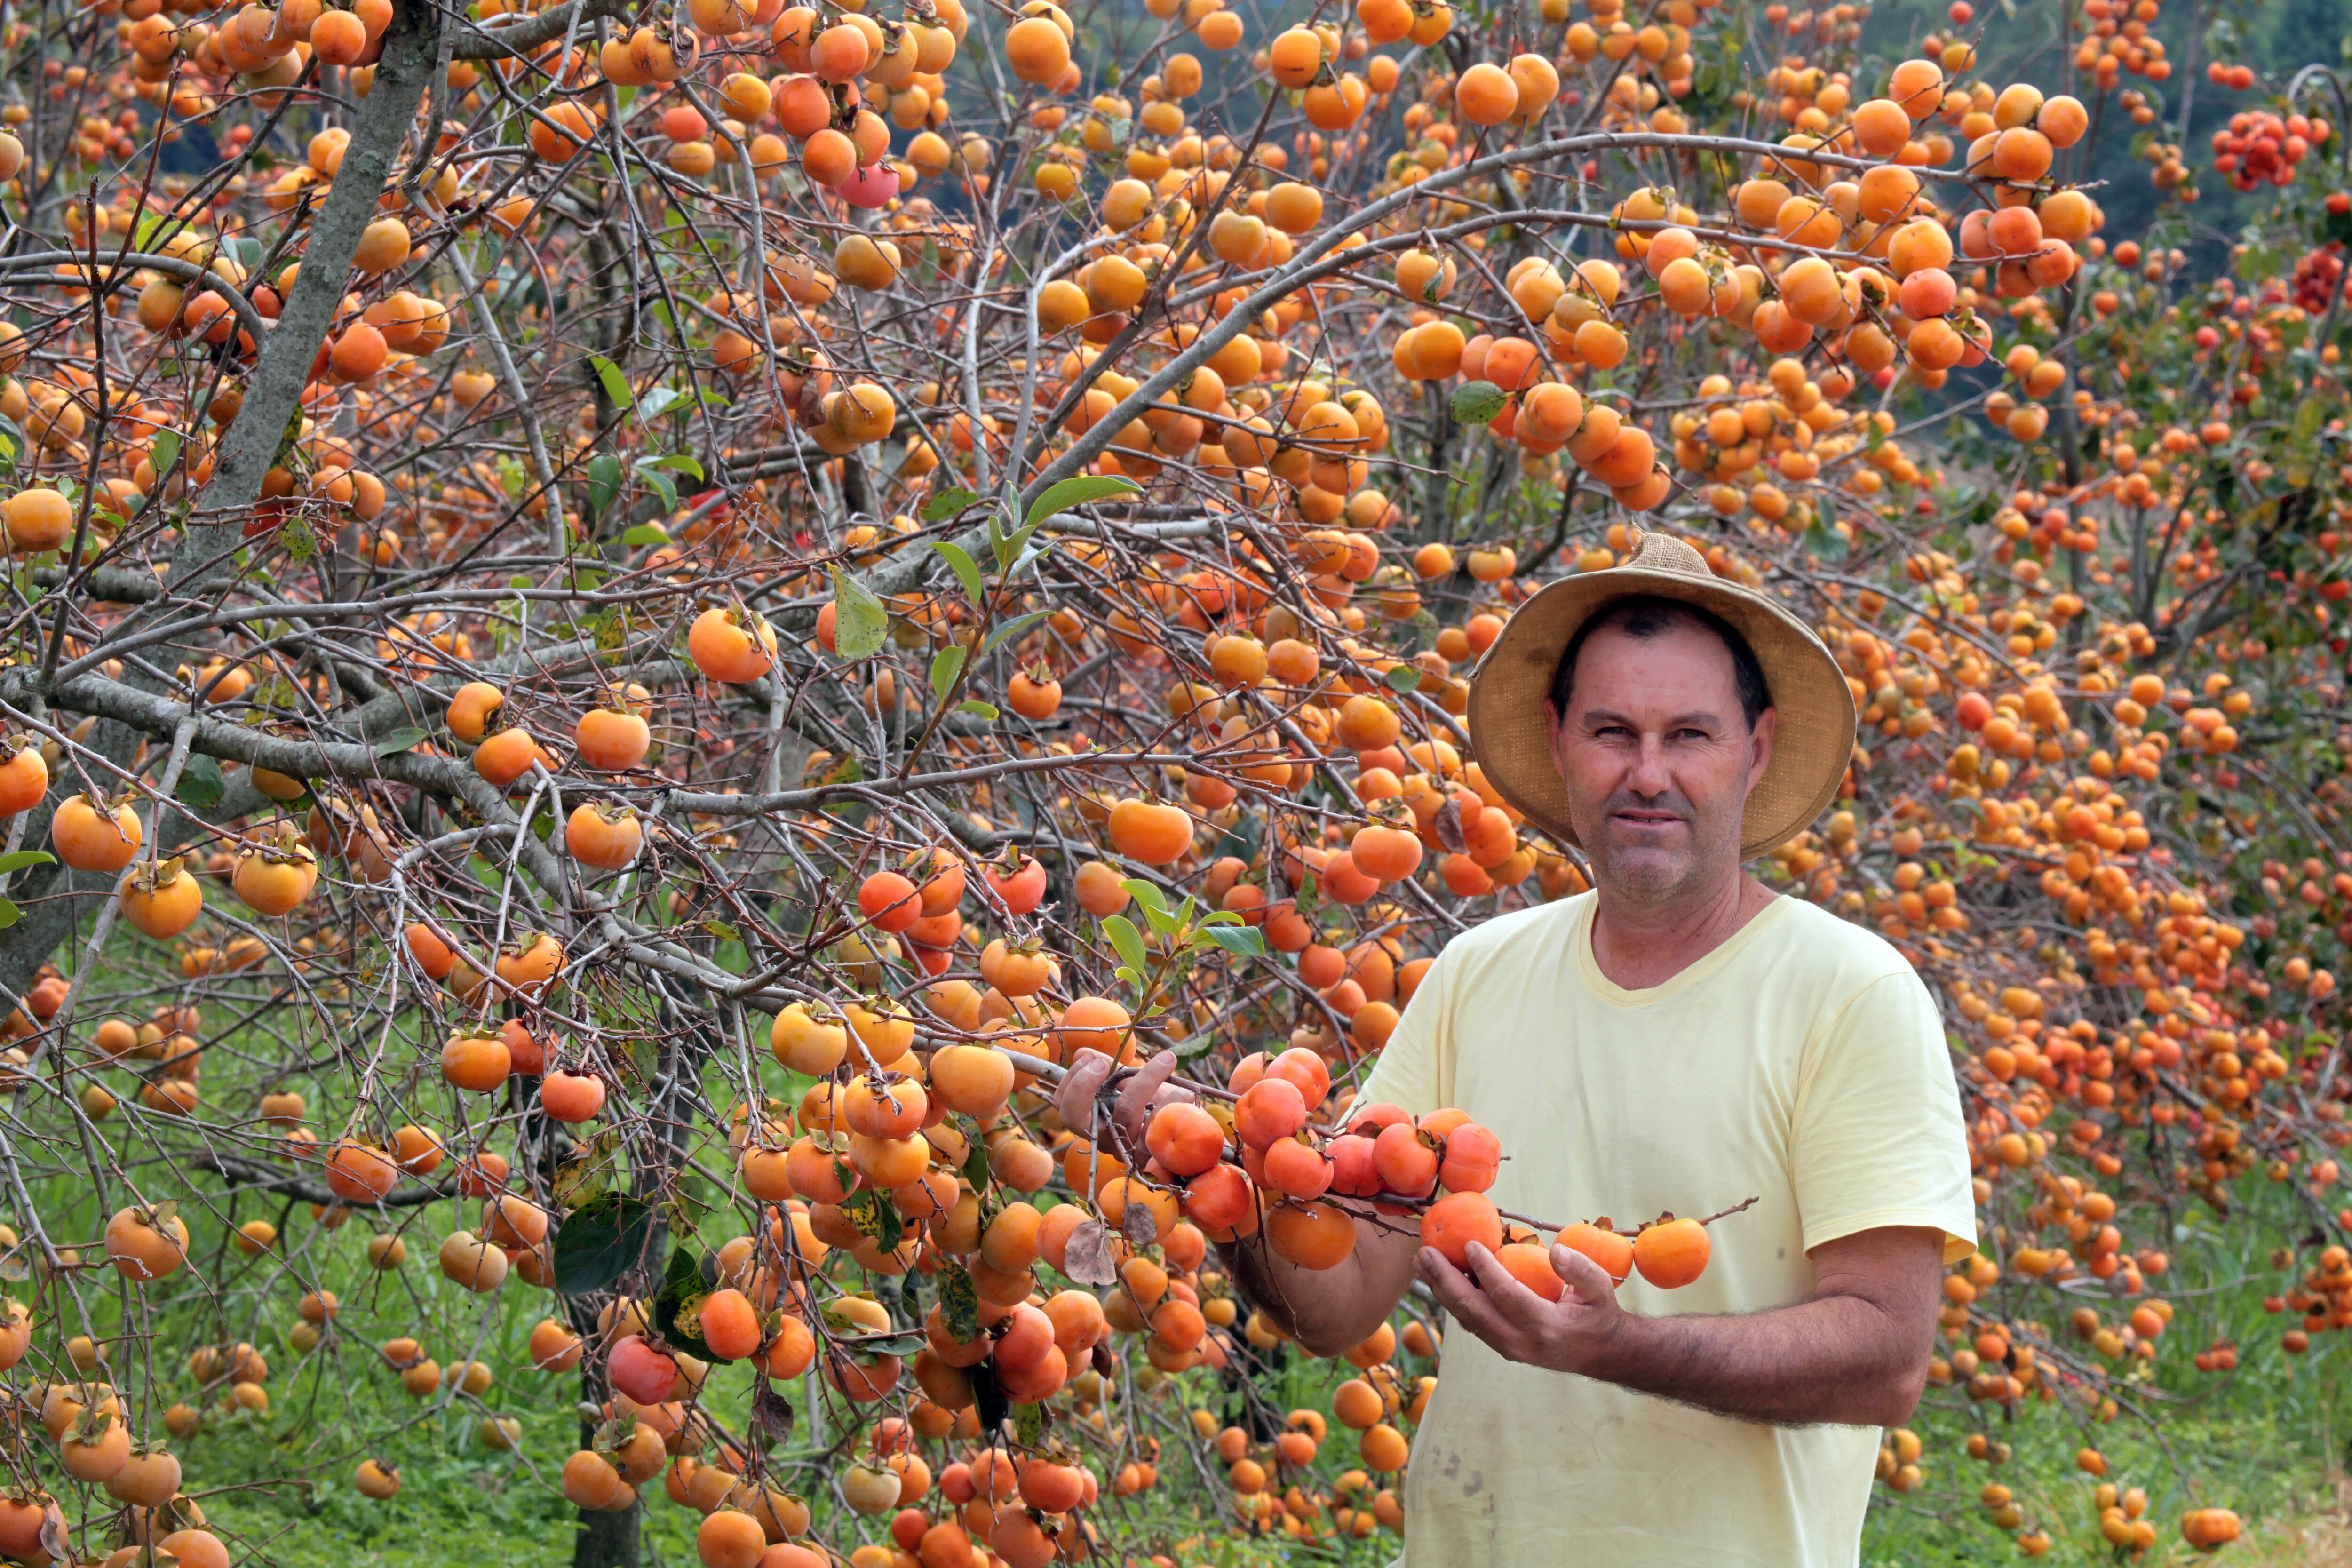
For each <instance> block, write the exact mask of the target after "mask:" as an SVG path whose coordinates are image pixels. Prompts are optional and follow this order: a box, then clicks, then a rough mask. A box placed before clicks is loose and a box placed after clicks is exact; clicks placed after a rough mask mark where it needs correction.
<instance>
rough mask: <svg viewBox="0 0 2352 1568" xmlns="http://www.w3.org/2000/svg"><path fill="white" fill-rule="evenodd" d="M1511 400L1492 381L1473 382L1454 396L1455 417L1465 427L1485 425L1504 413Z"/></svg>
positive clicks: (1459, 389)
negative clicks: (1505, 406)
mask: <svg viewBox="0 0 2352 1568" xmlns="http://www.w3.org/2000/svg"><path fill="white" fill-rule="evenodd" d="M1509 402H1510V399H1509V398H1508V397H1507V396H1506V395H1504V392H1503V389H1502V388H1501V387H1499V386H1496V384H1494V383H1493V382H1491V381H1473V382H1469V383H1467V384H1465V385H1463V386H1461V387H1460V388H1458V389H1456V391H1455V392H1454V420H1455V422H1456V423H1458V424H1463V425H1484V424H1486V421H1488V420H1489V419H1492V418H1494V417H1495V416H1496V415H1497V414H1500V413H1501V412H1502V411H1503V408H1504V405H1506V404H1507V403H1509Z"/></svg>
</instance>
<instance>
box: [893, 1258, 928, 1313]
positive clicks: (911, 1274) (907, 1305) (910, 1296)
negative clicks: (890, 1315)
mask: <svg viewBox="0 0 2352 1568" xmlns="http://www.w3.org/2000/svg"><path fill="white" fill-rule="evenodd" d="M920 1278H921V1276H920V1275H919V1274H918V1273H917V1272H915V1271H914V1270H913V1269H909V1270H908V1272H907V1277H906V1278H905V1279H901V1280H899V1281H898V1309H899V1310H901V1311H903V1312H905V1313H906V1314H907V1317H908V1321H910V1322H917V1323H919V1322H921V1321H923V1298H922V1293H921V1292H920V1291H919V1290H917V1289H915V1282H916V1280H918V1279H920Z"/></svg>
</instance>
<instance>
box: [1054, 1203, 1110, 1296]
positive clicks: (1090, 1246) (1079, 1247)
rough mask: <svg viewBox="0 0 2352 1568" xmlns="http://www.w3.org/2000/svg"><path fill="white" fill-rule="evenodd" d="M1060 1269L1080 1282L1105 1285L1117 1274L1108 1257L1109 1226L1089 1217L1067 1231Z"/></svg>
mask: <svg viewBox="0 0 2352 1568" xmlns="http://www.w3.org/2000/svg"><path fill="white" fill-rule="evenodd" d="M1062 1272H1063V1273H1065V1274H1066V1275H1068V1276H1069V1277H1070V1278H1071V1279H1075V1280H1076V1281H1077V1282H1078V1283H1079V1284H1081V1285H1095V1286H1102V1285H1108V1284H1109V1283H1110V1282H1111V1281H1113V1280H1114V1279H1118V1268H1116V1267H1115V1266H1114V1265H1113V1264H1112V1262H1111V1258H1110V1226H1107V1225H1105V1224H1103V1223H1102V1221H1100V1220H1096V1219H1090V1220H1087V1221H1086V1222H1085V1223H1083V1224H1081V1225H1080V1226H1078V1227H1077V1228H1076V1230H1073V1231H1072V1232H1070V1239H1069V1241H1068V1243H1067V1245H1066V1246H1065V1247H1063V1249H1062Z"/></svg>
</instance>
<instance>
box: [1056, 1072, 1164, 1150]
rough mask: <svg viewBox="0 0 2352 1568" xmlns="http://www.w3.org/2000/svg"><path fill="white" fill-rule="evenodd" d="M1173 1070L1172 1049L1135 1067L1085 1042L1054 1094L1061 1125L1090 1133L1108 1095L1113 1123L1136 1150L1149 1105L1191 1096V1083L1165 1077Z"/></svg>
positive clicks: (1140, 1143)
mask: <svg viewBox="0 0 2352 1568" xmlns="http://www.w3.org/2000/svg"><path fill="white" fill-rule="evenodd" d="M1175 1073H1176V1053H1175V1052H1173V1051H1161V1052H1160V1054H1159V1055H1158V1056H1155V1057H1153V1058H1151V1059H1150V1061H1148V1062H1146V1063H1144V1064H1143V1065H1142V1066H1141V1067H1139V1068H1121V1067H1120V1066H1119V1065H1118V1063H1117V1062H1116V1061H1114V1060H1112V1059H1111V1058H1109V1057H1107V1056H1105V1055H1103V1054H1102V1052H1100V1051H1097V1050H1096V1049H1094V1048H1093V1047H1087V1048H1085V1049H1082V1050H1080V1051H1079V1052H1078V1055H1077V1059H1076V1060H1075V1061H1073V1062H1072V1063H1071V1064H1070V1069H1069V1071H1068V1072H1067V1073H1066V1074H1064V1075H1063V1078H1062V1087H1061V1088H1060V1089H1058V1090H1057V1091H1055V1096H1054V1105H1055V1110H1059V1111H1060V1112H1061V1116H1062V1125H1063V1126H1065V1127H1066V1128H1068V1129H1069V1130H1070V1131H1073V1132H1075V1133H1076V1134H1077V1135H1078V1136H1079V1137H1081V1138H1092V1137H1094V1136H1095V1130H1096V1127H1097V1121H1098V1118H1099V1117H1100V1114H1101V1110H1102V1107H1103V1104H1104V1102H1105V1101H1106V1100H1108V1101H1109V1103H1110V1108H1111V1114H1110V1122H1111V1125H1112V1126H1113V1127H1115V1128H1116V1129H1117V1130H1118V1135H1119V1137H1120V1138H1121V1139H1122V1140H1123V1141H1124V1142H1125V1143H1126V1146H1127V1147H1128V1148H1129V1150H1139V1149H1141V1148H1142V1147H1143V1130H1144V1128H1145V1127H1146V1126H1148V1125H1149V1124H1150V1121H1151V1114H1152V1112H1153V1111H1155V1110H1159V1109H1160V1107H1161V1106H1163V1105H1181V1104H1183V1103H1186V1102H1188V1101H1190V1100H1192V1098H1193V1096H1192V1090H1191V1089H1184V1088H1181V1087H1179V1086H1178V1085H1175V1084H1171V1083H1170V1082H1169V1081H1168V1080H1169V1079H1171V1078H1172V1077H1174V1076H1175ZM1114 1083H1116V1084H1118V1094H1117V1095H1116V1097H1113V1096H1112V1095H1111V1094H1110V1092H1109V1090H1110V1087H1111V1086H1112V1085H1113V1084H1114Z"/></svg>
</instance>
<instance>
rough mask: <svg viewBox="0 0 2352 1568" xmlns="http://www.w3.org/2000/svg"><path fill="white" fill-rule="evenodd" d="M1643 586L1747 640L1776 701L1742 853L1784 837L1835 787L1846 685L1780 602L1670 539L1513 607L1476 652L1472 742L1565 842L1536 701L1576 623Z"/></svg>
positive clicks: (1489, 772)
mask: <svg viewBox="0 0 2352 1568" xmlns="http://www.w3.org/2000/svg"><path fill="white" fill-rule="evenodd" d="M1635 594H1652V595H1657V596H1658V597H1660V598H1663V599H1679V600H1681V601H1682V602H1683V603H1685V604H1688V605H1698V606H1699V607H1701V608H1703V609H1706V610H1711V611H1713V612H1714V613H1715V614H1716V615H1718V616H1722V617H1723V619H1724V620H1725V621H1727V623H1729V624H1730V626H1732V627H1733V628H1734V629H1735V630H1737V631H1738V633H1739V634H1740V635H1741V636H1742V637H1746V638H1747V639H1748V647H1750V648H1752V649H1754V650H1755V654H1756V661H1757V663H1759V665H1761V666H1763V668H1764V687H1765V690H1766V691H1767V692H1768V693H1769V697H1770V700H1771V703H1772V706H1773V707H1774V708H1776V709H1778V710H1780V721H1779V727H1778V729H1777V730H1776V731H1775V732H1774V735H1773V740H1772V761H1771V763H1770V765H1769V766H1768V767H1767V768H1766V769H1765V772H1764V776H1763V778H1761V779H1760V780H1759V781H1758V782H1757V784H1756V788H1755V789H1754V790H1753V791H1752V792H1750V794H1749V795H1748V818H1747V831H1746V832H1745V833H1744V834H1743V835H1742V836H1741V843H1740V847H1739V855H1740V858H1742V859H1743V860H1744V859H1748V858H1753V857H1755V856H1758V855H1761V854H1763V853H1764V852H1765V851H1766V850H1768V849H1771V848H1774V847H1777V846H1779V845H1781V844H1784V843H1786V842H1788V841H1789V840H1790V838H1792V837H1795V836H1796V835H1797V834H1798V833H1800V832H1801V831H1802V830H1803V828H1804V827H1805V826H1806V825H1807V824H1808V823H1810V822H1811V821H1812V820H1813V818H1814V817H1815V816H1818V815H1820V813H1821V810H1822V807H1823V806H1825V805H1828V804H1829V803H1830V800H1831V797H1832V796H1833V795H1836V794H1837V788H1838V784H1839V781H1840V780H1842V779H1843V777H1844V776H1845V770H1846V764H1847V763H1849V762H1850V761H1851V760H1852V759H1853V733H1854V713H1853V690H1852V689H1851V688H1849V687H1848V686H1847V685H1846V682H1845V672H1844V671H1843V670H1841V669H1840V668H1838V664H1837V660H1836V659H1834V658H1832V657H1831V656H1830V651H1829V649H1828V648H1826V647H1822V640H1821V638H1819V637H1815V636H1814V635H1813V633H1812V629H1811V627H1809V626H1806V625H1805V624H1804V623H1803V622H1802V621H1800V620H1799V619H1797V617H1796V616H1792V615H1790V613H1789V612H1788V611H1787V610H1785V609H1783V608H1782V607H1781V606H1780V604H1779V603H1778V602H1776V601H1774V600H1772V599H1769V598H1768V597H1766V596H1765V595H1762V594H1759V593H1757V592H1755V591H1754V590H1752V589H1748V588H1743V587H1740V586H1738V585H1737V584H1731V583H1727V582H1725V581H1724V580H1723V579H1722V578H1720V577H1717V575H1716V574H1714V573H1713V572H1712V571H1710V570H1708V568H1707V564H1706V557H1705V556H1703V555H1701V554H1700V553H1699V552H1697V551H1696V550H1694V549H1692V548H1691V547H1690V546H1689V545H1687V544H1685V543H1684V542H1682V541H1681V540H1679V539H1674V538H1670V537H1669V536H1667V535H1665V534H1663V533H1644V534H1643V535H1641V536H1640V538H1639V539H1638V540H1637V541H1636V542H1635V543H1634V546H1633V552H1632V553H1631V554H1629V555H1628V556H1627V557H1626V558H1625V561H1624V563H1623V564H1622V565H1619V566H1612V567H1611V568H1609V569H1608V570H1606V571H1602V572H1587V573H1583V574H1580V575H1577V576H1574V577H1563V578H1561V579H1560V580H1559V582H1557V583H1554V584H1551V585H1550V586H1549V587H1547V588H1545V589H1544V590H1543V591H1542V592H1541V593H1539V594H1538V595H1536V596H1535V597H1533V598H1531V599H1529V600H1528V602H1527V603H1526V604H1524V605H1520V606H1519V609H1518V612H1517V614H1516V615H1514V616H1511V618H1510V620H1509V621H1507V623H1505V625H1504V626H1503V633H1502V636H1500V637H1496V639H1495V646H1494V647H1490V648H1488V649H1487V650H1486V658H1484V659H1482V660H1480V661H1479V665H1478V672H1477V675H1476V676H1475V679H1474V680H1473V682H1472V684H1471V688H1470V712H1469V721H1470V739H1471V744H1472V745H1473V746H1474V747H1475V750H1476V752H1477V757H1478V765H1479V767H1480V769H1481V770H1482V771H1483V772H1484V773H1486V780H1487V782H1488V783H1490V784H1493V785H1494V786H1495V787H1496V789H1497V790H1500V791H1501V792H1502V795H1503V798H1504V799H1506V800H1507V801H1509V802H1510V803H1511V804H1512V805H1515V806H1517V808H1518V809H1519V810H1520V811H1522V812H1524V813H1525V814H1526V815H1527V818H1528V821H1530V822H1532V823H1534V824H1535V825H1536V826H1538V827H1540V828H1542V829H1543V830H1544V831H1545V832H1546V833H1548V834H1549V835H1550V836H1551V837H1553V838H1555V839H1557V840H1559V842H1561V843H1563V844H1576V843H1577V842H1578V840H1577V837H1576V829H1575V827H1574V826H1573V825H1572V824H1571V823H1570V820H1569V813H1568V788H1567V786H1566V785H1565V784H1561V783H1560V778H1559V769H1558V768H1557V767H1556V766H1554V765H1553V763H1552V758H1551V744H1550V739H1549V734H1548V732H1547V725H1546V723H1545V704H1546V701H1547V700H1548V698H1549V693H1550V690H1551V682H1552V676H1553V674H1554V673H1555V672H1556V671H1557V670H1558V669H1559V656H1560V654H1561V653H1562V652H1563V651H1565V650H1566V649H1567V647H1568V644H1569V639H1570V638H1571V637H1575V636H1576V629H1577V628H1578V627H1579V626H1582V625H1583V624H1584V623H1585V622H1586V621H1587V620H1588V619H1590V618H1591V616H1593V615H1594V614H1595V613H1596V612H1598V611H1600V610H1601V609H1603V608H1605V607H1606V606H1607V605H1609V604H1611V603H1612V601H1614V600H1618V599H1622V598H1625V597H1627V596H1628V595H1635Z"/></svg>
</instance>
